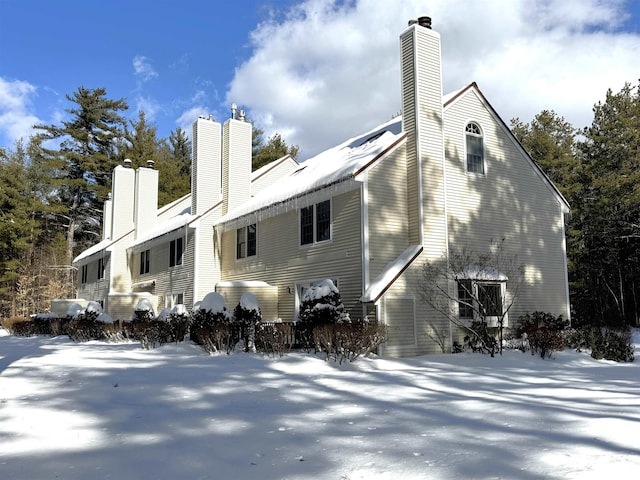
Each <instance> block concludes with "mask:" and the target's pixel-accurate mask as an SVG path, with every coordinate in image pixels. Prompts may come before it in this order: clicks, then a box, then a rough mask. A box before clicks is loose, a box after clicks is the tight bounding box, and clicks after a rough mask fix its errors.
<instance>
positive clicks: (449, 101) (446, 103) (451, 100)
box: [443, 82, 571, 213]
mask: <svg viewBox="0 0 640 480" xmlns="http://www.w3.org/2000/svg"><path fill="white" fill-rule="evenodd" d="M470 90H473V91H474V92H475V93H477V94H478V96H479V98H480V100H481V101H482V103H483V104H484V105H485V107H486V108H487V110H488V111H489V113H490V114H491V115H492V116H493V117H494V118H495V119H496V121H497V122H498V124H499V125H500V126H501V127H502V129H503V131H504V132H505V133H506V134H507V136H508V137H509V138H510V139H511V141H512V142H513V143H514V145H515V146H516V148H518V150H520V153H522V155H523V156H524V157H525V158H526V159H527V161H528V162H529V164H530V165H531V166H532V167H533V169H534V170H535V171H536V173H537V174H538V175H539V176H540V177H541V179H542V181H543V182H544V183H545V184H546V185H547V187H548V188H549V189H550V190H551V192H552V193H553V194H554V195H555V196H556V198H557V199H558V202H559V203H560V205H561V207H563V210H564V211H565V213H570V209H571V207H570V205H569V202H568V201H567V199H566V198H564V195H562V193H560V190H558V187H556V186H555V184H554V183H553V182H552V181H551V179H550V178H549V176H548V175H547V174H546V173H545V172H544V170H542V168H541V167H540V165H538V164H537V163H536V162H535V160H533V158H532V157H531V155H529V152H527V150H525V148H524V147H523V146H522V144H521V143H520V141H519V140H518V139H517V138H516V136H515V135H514V134H513V132H512V131H511V129H510V128H509V127H508V126H507V124H506V123H505V122H504V120H503V119H502V117H500V115H498V112H496V110H495V109H494V108H493V106H492V105H491V103H489V101H488V100H487V97H485V96H484V94H483V93H482V91H481V90H480V87H478V84H477V83H476V82H471V83H470V84H469V85H467V86H466V87H463V88H461V89H459V90H456V91H455V92H451V93H450V94H449V95H446V96H445V97H443V109H444V110H446V109H447V108H449V107H450V106H451V105H453V104H455V103H456V101H458V100H459V99H460V98H461V97H462V96H463V95H464V94H465V93H467V92H469V91H470Z"/></svg>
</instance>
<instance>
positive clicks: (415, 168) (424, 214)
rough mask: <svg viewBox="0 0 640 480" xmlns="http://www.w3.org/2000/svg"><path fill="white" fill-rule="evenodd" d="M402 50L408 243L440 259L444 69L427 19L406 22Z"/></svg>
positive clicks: (443, 245) (442, 241)
mask: <svg viewBox="0 0 640 480" xmlns="http://www.w3.org/2000/svg"><path fill="white" fill-rule="evenodd" d="M400 51H401V74H402V127H403V130H404V131H405V132H407V194H408V200H409V217H410V218H409V225H410V231H409V236H410V242H411V243H420V244H423V245H425V251H427V250H433V252H427V253H428V254H431V253H433V254H434V255H435V256H439V255H441V254H442V252H443V251H445V249H446V240H445V239H446V238H447V236H446V230H447V223H446V205H445V195H444V135H443V123H442V122H443V120H442V115H443V108H442V69H441V53H440V35H439V34H438V33H437V32H434V31H433V30H432V29H431V19H430V18H429V17H420V18H418V20H417V21H415V20H412V21H410V22H409V27H408V28H407V29H406V30H405V31H404V32H402V34H401V35H400Z"/></svg>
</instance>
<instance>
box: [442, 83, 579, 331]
mask: <svg viewBox="0 0 640 480" xmlns="http://www.w3.org/2000/svg"><path fill="white" fill-rule="evenodd" d="M471 119H472V120H473V121H476V122H477V123H479V124H481V125H482V128H483V141H484V155H485V165H486V176H485V177H480V178H479V177H477V176H474V175H467V174H466V167H465V164H466V158H464V157H463V152H465V126H466V125H467V124H468V123H469V122H470V121H471ZM445 125H446V138H447V143H446V155H447V194H448V198H449V202H448V213H449V217H448V225H449V234H450V237H449V238H450V248H455V247H457V248H461V247H463V246H464V247H467V248H469V249H471V250H474V251H478V252H481V251H483V250H486V249H487V248H488V247H489V243H490V241H491V240H494V241H499V240H501V239H503V238H504V247H505V249H506V250H507V251H508V252H510V254H513V255H516V256H517V259H518V262H519V263H522V264H524V266H525V268H526V271H527V280H528V281H529V282H530V283H531V288H525V289H523V290H522V292H521V295H520V298H518V299H516V302H515V304H514V306H513V308H512V310H511V311H510V318H511V319H517V318H518V316H519V315H521V314H523V313H526V312H532V311H535V310H544V311H548V312H551V313H554V314H562V315H564V316H565V317H566V316H567V314H568V312H567V310H568V305H567V291H566V281H565V278H566V277H565V275H566V270H565V252H564V248H563V245H564V228H563V214H562V213H561V205H560V203H559V201H558V198H557V197H556V196H554V194H553V192H552V190H551V188H550V187H549V185H548V184H546V183H545V181H544V180H543V178H542V176H541V175H540V174H539V173H538V172H537V170H536V168H535V167H534V166H533V165H532V164H531V163H530V161H529V160H528V159H527V158H526V157H525V156H524V155H523V154H522V153H521V151H520V149H519V148H518V147H517V145H516V144H515V143H514V142H513V140H512V138H511V136H510V134H509V133H508V131H507V130H506V127H504V126H503V125H502V123H501V122H499V121H498V120H497V119H496V118H495V117H494V116H493V115H492V114H491V112H490V111H489V110H488V109H487V108H485V106H484V104H483V103H482V99H481V98H480V97H478V95H477V94H476V93H475V91H474V90H473V89H469V91H467V92H466V93H465V94H464V95H463V96H461V97H460V98H459V99H458V100H456V101H455V102H454V103H453V104H452V105H451V106H449V107H448V108H447V110H446V112H445ZM510 280H512V279H510ZM507 291H509V283H507ZM512 324H513V322H512Z"/></svg>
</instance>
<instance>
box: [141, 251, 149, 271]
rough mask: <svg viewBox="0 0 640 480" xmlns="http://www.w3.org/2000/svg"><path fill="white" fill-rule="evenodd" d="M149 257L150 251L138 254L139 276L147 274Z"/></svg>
mask: <svg viewBox="0 0 640 480" xmlns="http://www.w3.org/2000/svg"><path fill="white" fill-rule="evenodd" d="M150 257H151V250H145V251H143V252H140V275H144V274H145V273H149V261H150Z"/></svg>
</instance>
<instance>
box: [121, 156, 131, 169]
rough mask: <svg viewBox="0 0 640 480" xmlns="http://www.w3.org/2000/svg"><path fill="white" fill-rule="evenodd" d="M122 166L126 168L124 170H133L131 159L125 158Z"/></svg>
mask: <svg viewBox="0 0 640 480" xmlns="http://www.w3.org/2000/svg"><path fill="white" fill-rule="evenodd" d="M122 165H123V166H124V168H131V159H129V158H125V159H124V161H123V162H122Z"/></svg>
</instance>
